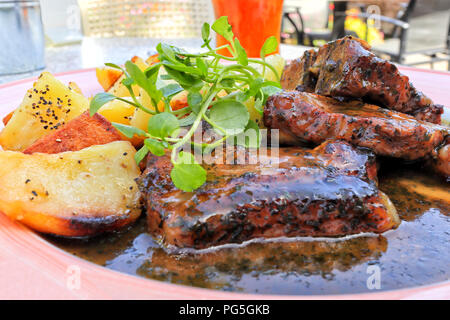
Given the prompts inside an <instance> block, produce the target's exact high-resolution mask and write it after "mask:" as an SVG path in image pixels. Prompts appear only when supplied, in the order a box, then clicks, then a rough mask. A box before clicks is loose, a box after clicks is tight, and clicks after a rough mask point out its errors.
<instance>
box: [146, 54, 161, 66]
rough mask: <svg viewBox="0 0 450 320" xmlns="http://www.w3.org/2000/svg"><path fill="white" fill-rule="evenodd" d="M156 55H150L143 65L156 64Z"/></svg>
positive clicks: (157, 60)
mask: <svg viewBox="0 0 450 320" xmlns="http://www.w3.org/2000/svg"><path fill="white" fill-rule="evenodd" d="M158 55H159V54H158V53H155V54H153V55H151V56H150V57H148V58H147V60H145V63H146V64H148V65H149V66H152V65H154V64H156V63H158V62H159V59H158Z"/></svg>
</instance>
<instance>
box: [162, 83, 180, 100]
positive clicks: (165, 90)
mask: <svg viewBox="0 0 450 320" xmlns="http://www.w3.org/2000/svg"><path fill="white" fill-rule="evenodd" d="M159 90H161V92H162V95H163V97H165V98H170V97H172V96H174V95H176V94H177V93H180V92H181V91H183V88H182V87H181V86H180V85H179V84H177V83H169V84H168V85H166V86H164V87H162V88H161V89H159Z"/></svg>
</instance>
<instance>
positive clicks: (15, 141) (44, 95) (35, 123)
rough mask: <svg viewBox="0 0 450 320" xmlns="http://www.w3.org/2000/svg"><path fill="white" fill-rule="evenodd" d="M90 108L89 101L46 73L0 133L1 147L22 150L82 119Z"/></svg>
mask: <svg viewBox="0 0 450 320" xmlns="http://www.w3.org/2000/svg"><path fill="white" fill-rule="evenodd" d="M88 105H89V102H88V99H86V98H85V97H83V96H82V95H81V94H79V93H76V92H75V91H73V90H70V89H69V88H68V87H67V86H65V85H64V84H63V83H62V82H61V81H59V80H57V79H56V78H55V77H53V76H52V75H51V74H50V73H48V72H43V73H42V74H41V75H40V76H39V79H38V80H37V81H36V82H35V83H34V84H33V88H31V89H29V90H28V91H27V93H26V95H25V98H24V99H23V102H22V103H21V105H20V106H19V107H18V108H17V109H16V110H15V111H14V113H13V115H12V117H11V119H10V120H9V121H8V123H7V125H6V126H5V128H4V129H3V131H2V132H1V133H0V145H1V146H2V147H3V148H4V149H5V150H14V151H22V150H24V149H26V148H27V147H29V146H30V145H32V144H33V143H34V142H35V141H37V140H38V139H39V138H41V137H42V136H45V135H47V134H49V133H51V132H53V131H55V130H57V129H58V128H59V127H61V126H63V125H64V124H65V123H67V122H68V121H69V120H72V119H73V118H75V117H77V116H79V115H80V114H81V113H83V112H84V111H85V110H87V108H88Z"/></svg>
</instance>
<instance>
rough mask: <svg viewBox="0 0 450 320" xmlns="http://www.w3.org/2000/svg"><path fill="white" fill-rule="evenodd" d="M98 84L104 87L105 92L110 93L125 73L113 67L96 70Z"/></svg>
mask: <svg viewBox="0 0 450 320" xmlns="http://www.w3.org/2000/svg"><path fill="white" fill-rule="evenodd" d="M95 74H96V76H97V81H98V83H99V84H100V85H101V86H102V88H103V90H105V91H108V90H109V89H111V87H112V86H113V85H114V84H115V83H116V82H117V80H119V78H120V77H121V76H122V74H123V72H122V71H121V70H118V69H115V68H111V67H107V66H105V67H101V68H97V69H96V70H95Z"/></svg>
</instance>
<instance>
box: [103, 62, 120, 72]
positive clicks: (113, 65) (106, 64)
mask: <svg viewBox="0 0 450 320" xmlns="http://www.w3.org/2000/svg"><path fill="white" fill-rule="evenodd" d="M105 66H107V67H111V68H114V69H119V70H122V71H124V70H123V68H122V67H121V66H119V65H117V64H115V63H105Z"/></svg>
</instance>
